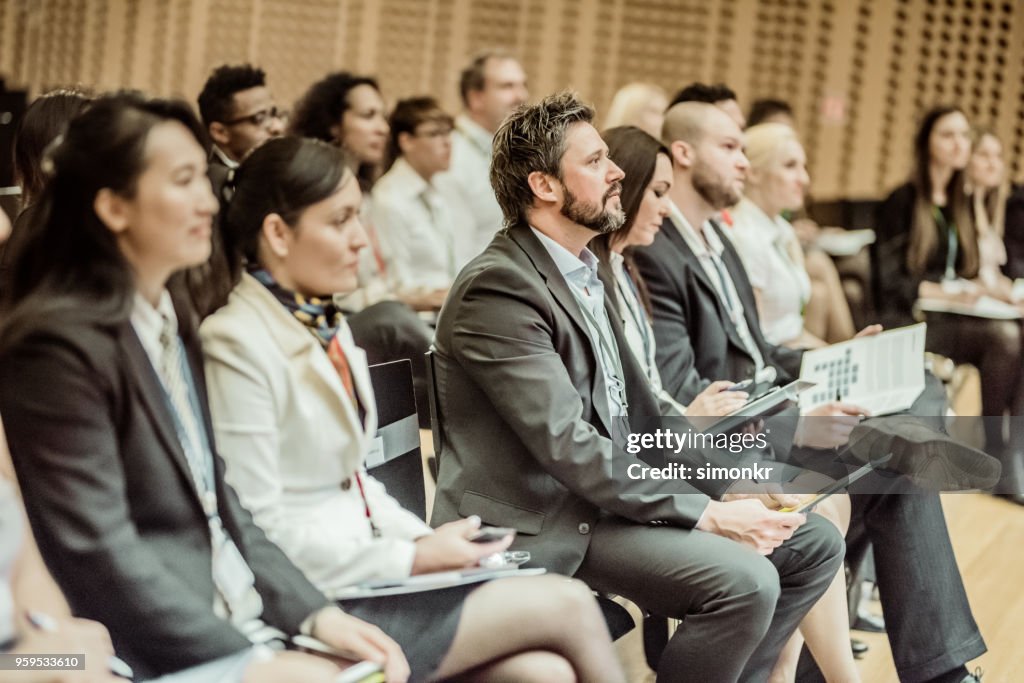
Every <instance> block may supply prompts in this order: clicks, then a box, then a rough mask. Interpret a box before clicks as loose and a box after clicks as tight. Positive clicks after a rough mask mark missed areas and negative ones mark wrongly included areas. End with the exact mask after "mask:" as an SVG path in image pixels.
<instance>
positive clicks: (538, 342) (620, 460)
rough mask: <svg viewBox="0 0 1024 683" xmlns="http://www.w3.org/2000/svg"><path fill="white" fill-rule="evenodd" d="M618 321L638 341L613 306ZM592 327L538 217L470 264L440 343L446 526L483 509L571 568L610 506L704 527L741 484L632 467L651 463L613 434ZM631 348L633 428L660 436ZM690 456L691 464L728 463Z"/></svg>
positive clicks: (439, 517) (445, 317) (544, 557)
mask: <svg viewBox="0 0 1024 683" xmlns="http://www.w3.org/2000/svg"><path fill="white" fill-rule="evenodd" d="M611 319H612V326H613V328H614V330H615V334H616V336H617V341H618V344H619V347H620V348H621V349H626V342H625V340H624V339H623V338H622V334H621V328H620V327H619V323H618V321H617V319H616V316H615V315H614V313H612V314H611ZM586 330H587V328H586V323H585V320H584V318H583V314H582V313H581V312H580V309H579V307H578V305H577V303H576V299H575V298H574V297H573V294H572V292H571V291H570V289H569V286H568V285H567V284H566V282H565V280H564V279H563V278H562V275H561V274H560V273H559V271H558V268H557V267H556V265H555V263H554V262H553V261H552V259H551V257H550V256H549V255H548V253H547V251H546V250H545V248H544V246H543V245H542V244H541V243H540V241H539V240H538V239H537V237H536V236H535V235H534V234H533V233H532V231H531V230H530V228H529V227H528V226H526V225H518V226H515V227H513V228H511V229H510V230H508V231H505V232H502V233H500V234H498V235H497V236H496V237H495V238H494V240H493V241H492V242H491V244H490V245H489V246H488V247H487V249H486V250H485V251H484V252H483V253H482V254H481V255H480V256H478V257H477V258H476V259H474V260H473V261H472V262H471V263H470V264H469V265H468V266H466V268H465V269H464V270H463V271H462V273H460V275H459V277H458V278H457V279H456V281H455V284H454V285H453V287H452V289H451V292H450V294H449V296H448V301H447V302H446V304H445V307H444V308H443V309H442V311H441V315H440V318H439V320H438V326H437V335H436V338H435V342H434V343H435V383H436V385H437V393H438V406H437V407H438V412H439V419H440V423H441V428H442V430H443V434H444V439H443V442H444V443H443V446H442V450H441V453H440V454H439V458H438V462H439V466H440V473H439V480H438V488H437V496H436V498H435V502H434V514H433V517H432V522H433V523H434V524H435V525H436V524H441V523H444V522H448V521H451V520H453V519H457V518H459V517H466V516H469V515H473V514H476V515H479V516H480V517H481V518H482V519H483V521H484V522H485V523H487V524H493V525H497V526H510V527H514V528H516V529H517V530H518V532H519V533H518V536H517V539H516V543H515V546H514V547H516V548H518V549H524V550H529V551H530V552H531V553H532V556H533V563H534V564H537V565H541V566H544V567H547V568H548V569H550V570H552V571H557V572H559V573H563V574H572V573H574V572H575V571H576V569H577V568H578V567H579V565H580V563H581V562H582V560H583V557H584V556H585V555H586V552H587V548H588V546H589V543H590V530H591V529H592V528H593V525H594V523H595V522H596V521H597V520H598V519H599V517H600V516H601V515H602V514H615V515H620V516H622V517H625V518H628V519H630V520H633V521H635V522H638V523H641V524H646V523H653V522H660V523H667V524H672V525H677V526H681V527H693V526H694V525H695V524H696V522H697V520H698V519H699V517H700V515H701V513H702V512H703V510H704V507H705V506H706V504H707V502H708V495H712V496H717V495H719V494H721V493H722V490H723V489H724V488H725V487H726V486H727V485H728V483H729V482H713V483H707V487H706V488H704V490H703V493H702V492H699V491H697V490H696V489H694V488H692V487H691V486H690V485H689V484H687V483H686V482H683V481H662V480H651V479H645V480H640V479H637V480H632V479H629V478H628V477H627V476H626V468H627V467H628V466H629V465H630V464H632V463H638V462H641V461H640V460H639V459H638V457H637V456H636V455H631V454H629V453H627V452H626V450H625V449H624V448H623V444H620V443H614V442H613V441H612V439H611V438H609V434H610V433H612V426H611V422H612V421H611V418H610V416H609V409H608V405H607V398H606V395H605V388H604V384H603V380H601V379H600V373H599V372H598V362H597V359H596V358H595V356H594V353H593V350H592V347H591V344H590V341H589V338H588V336H587V332H586ZM620 355H621V360H622V365H623V371H624V374H625V380H626V390H627V396H628V400H629V413H630V417H629V423H630V424H629V426H630V428H631V429H632V430H633V431H636V432H642V431H650V430H652V429H653V428H654V427H655V426H656V425H655V424H654V423H653V422H652V421H653V420H654V419H655V418H658V416H659V407H658V403H657V400H656V398H655V397H654V395H653V394H652V393H651V391H650V389H649V388H648V385H647V382H646V379H645V378H644V376H643V374H642V371H641V369H640V368H639V367H638V366H637V364H636V362H635V361H634V360H633V357H632V354H630V353H628V352H625V353H622V354H620ZM678 419H680V420H681V418H678ZM655 457H657V456H655ZM679 457H681V458H683V459H685V460H686V462H688V463H690V464H694V463H700V464H704V463H705V462H707V461H708V460H715V461H717V458H718V456H717V455H716V454H714V453H698V452H684V453H683V454H681V456H679ZM733 464H735V463H733ZM644 466H645V467H646V465H644ZM680 493H688V494H689V495H676V494H680Z"/></svg>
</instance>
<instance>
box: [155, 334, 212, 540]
mask: <svg viewBox="0 0 1024 683" xmlns="http://www.w3.org/2000/svg"><path fill="white" fill-rule="evenodd" d="M175 343H177V344H178V348H179V353H178V361H179V371H180V372H181V374H182V377H184V379H185V389H186V391H187V392H188V403H189V407H190V408H191V409H192V419H193V421H194V422H195V425H196V431H197V434H196V436H197V437H198V438H199V440H200V441H199V443H193V442H192V439H191V438H190V437H189V434H188V430H187V429H186V428H185V423H184V421H183V418H182V416H181V415H179V414H178V410H177V408H175V407H174V401H173V400H171V395H170V394H169V393H168V392H167V388H166V387H163V388H164V396H165V397H166V398H167V405H168V406H170V408H171V417H172V418H173V419H174V430H175V431H176V432H177V433H178V441H179V443H181V446H182V450H184V451H185V459H186V460H187V461H188V464H189V469H190V470H191V471H192V479H193V480H194V482H195V486H196V492H197V493H198V494H199V502H200V503H201V504H202V506H203V511H204V512H205V513H206V518H207V520H208V521H210V522H211V523H213V521H214V519H215V518H216V517H218V516H219V515H218V513H217V489H216V486H215V482H214V471H213V458H212V457H211V456H210V454H209V452H208V449H207V448H205V447H204V446H203V441H204V440H206V439H207V435H206V426H205V425H204V424H203V420H202V412H201V411H200V410H198V405H199V401H198V398H197V396H198V394H197V392H196V387H195V382H194V381H193V378H192V371H191V368H189V366H188V360H187V359H186V356H185V353H186V352H185V345H184V344H183V343H182V341H181V338H180V337H177V336H175ZM197 448H198V449H199V452H195V451H196V449H197Z"/></svg>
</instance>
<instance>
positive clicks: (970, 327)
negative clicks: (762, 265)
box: [873, 107, 1024, 493]
mask: <svg viewBox="0 0 1024 683" xmlns="http://www.w3.org/2000/svg"><path fill="white" fill-rule="evenodd" d="M969 133H970V126H969V124H968V121H967V117H966V116H964V114H963V112H961V111H960V110H959V109H957V108H956V107H937V108H935V109H932V110H931V111H929V112H928V113H927V114H926V115H925V117H924V119H923V120H922V122H921V126H920V128H919V129H918V132H917V135H916V136H915V138H914V159H915V165H914V171H913V174H912V176H911V180H910V181H909V182H907V183H906V184H904V185H901V186H900V187H898V188H897V189H896V190H894V191H893V192H892V193H891V194H890V195H889V196H888V197H887V198H886V200H885V201H884V202H883V203H882V204H881V205H880V206H879V209H878V213H877V215H876V230H877V233H878V241H877V242H876V244H875V245H874V254H873V256H874V268H873V276H874V281H875V302H876V304H877V307H878V309H879V310H878V313H879V316H878V317H879V318H880V322H884V323H885V324H886V325H887V326H890V327H892V326H896V325H901V324H909V323H911V322H913V317H912V309H913V307H914V305H915V301H917V300H918V299H930V300H933V301H939V302H942V303H944V304H945V305H947V306H952V307H956V306H965V307H969V306H971V305H972V304H974V303H975V302H976V301H977V300H978V298H979V297H981V296H983V295H988V296H993V295H995V293H994V292H990V291H989V290H988V289H987V288H986V286H985V285H984V284H983V283H982V282H981V281H980V280H979V279H978V274H979V266H980V264H981V257H980V253H979V245H978V236H977V229H976V226H975V222H974V220H973V218H972V216H971V211H970V208H969V205H968V201H967V197H966V194H965V184H964V169H965V168H966V166H967V163H968V160H969V158H970V152H971V148H970V138H969ZM926 319H927V322H928V335H927V341H926V348H927V349H928V350H929V351H935V352H937V353H941V354H943V355H945V356H948V357H950V358H952V359H953V360H954V361H956V362H958V363H971V364H972V365H975V366H976V367H977V368H978V370H979V371H980V373H981V395H982V414H983V415H984V416H986V419H985V420H984V423H985V449H986V450H987V451H988V452H989V453H991V454H992V455H994V456H997V457H1000V458H1001V459H1002V461H1003V474H1004V477H1003V485H1002V490H1004V491H1005V492H1013V493H1020V492H1021V490H1022V489H1021V486H1022V485H1024V478H1021V479H1019V480H1018V477H1021V476H1022V474H1024V443H1018V442H1019V441H1021V439H1016V440H1014V439H1012V438H1011V440H1010V442H1009V443H1007V442H1006V439H1005V437H1004V435H1003V432H1004V430H1003V418H1004V415H1005V414H1006V413H1009V414H1010V415H1011V416H1016V415H1020V414H1021V408H1020V405H1021V404H1020V402H1021V401H1022V400H1024V374H1022V372H1021V366H1022V362H1024V335H1022V332H1021V324H1020V321H1018V320H996V319H990V318H983V317H977V316H972V315H962V314H960V313H956V312H942V313H936V312H929V313H927V315H926ZM1019 431H1020V430H1019V429H1013V428H1011V429H1010V434H1011V435H1013V434H1014V432H1019ZM1021 437H1022V438H1024V434H1022V435H1021Z"/></svg>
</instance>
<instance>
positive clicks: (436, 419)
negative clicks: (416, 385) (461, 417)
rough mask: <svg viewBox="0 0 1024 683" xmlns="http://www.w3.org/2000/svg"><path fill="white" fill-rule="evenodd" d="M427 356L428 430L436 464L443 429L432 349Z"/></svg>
mask: <svg viewBox="0 0 1024 683" xmlns="http://www.w3.org/2000/svg"><path fill="white" fill-rule="evenodd" d="M426 356H427V396H428V397H429V403H430V432H431V435H432V436H433V437H434V457H435V458H437V459H438V460H437V461H438V464H439V465H440V462H441V449H442V447H443V446H444V430H443V428H442V427H441V402H440V399H439V397H438V391H437V372H436V371H435V369H434V362H435V361H436V359H437V357H436V356H435V355H434V349H433V348H431V349H429V350H428V351H427V353H426Z"/></svg>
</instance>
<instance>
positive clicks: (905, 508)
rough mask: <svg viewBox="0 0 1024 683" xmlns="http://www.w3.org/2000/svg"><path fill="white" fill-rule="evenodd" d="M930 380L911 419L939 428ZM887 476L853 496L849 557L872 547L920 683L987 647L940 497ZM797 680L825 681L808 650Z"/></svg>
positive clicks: (940, 408)
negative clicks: (950, 538) (968, 595)
mask: <svg viewBox="0 0 1024 683" xmlns="http://www.w3.org/2000/svg"><path fill="white" fill-rule="evenodd" d="M926 379H927V382H926V386H925V391H924V393H922V395H921V397H920V398H919V399H918V400H917V402H916V403H915V404H914V406H913V407H912V408H911V409H910V411H909V412H910V413H911V414H914V415H918V416H921V417H922V419H925V420H927V421H933V420H934V423H935V424H936V426H938V425H941V424H942V421H941V416H942V415H943V414H944V412H945V397H944V393H943V391H944V390H943V389H942V385H941V383H939V382H938V381H937V380H936V379H935V378H934V377H933V376H932V375H931V374H928V375H927V376H926ZM802 460H803V461H804V463H805V464H806V465H807V466H809V467H811V468H812V469H816V470H819V471H825V473H826V474H829V476H832V477H833V478H837V477H841V476H843V474H845V473H846V472H848V471H849V470H850V469H853V466H846V468H845V469H838V470H837V469H833V468H831V467H828V466H826V467H813V465H812V464H811V463H812V462H813V457H812V456H808V457H805V458H802ZM819 462H820V461H819ZM832 465H833V467H835V466H837V465H839V463H832ZM884 475H885V473H879V476H870V477H866V478H864V479H862V480H860V481H859V482H857V483H856V484H854V485H853V486H852V487H851V489H850V494H851V495H850V502H851V504H852V514H851V518H850V529H849V531H848V532H847V534H846V557H847V560H849V562H850V565H851V566H857V564H858V563H859V562H860V561H861V560H862V559H863V558H864V554H865V553H866V552H867V549H868V547H869V546H871V547H873V548H874V559H875V574H876V577H877V584H878V591H879V594H880V596H881V598H882V612H883V613H884V615H885V626H886V631H887V634H888V637H889V644H890V646H891V647H892V656H893V661H894V662H895V664H896V671H897V673H898V674H899V677H900V681H903V682H904V683H922V682H923V681H927V680H929V679H931V678H935V677H937V676H940V675H942V674H944V673H946V672H948V671H952V670H953V669H955V668H957V667H959V666H962V665H963V664H965V663H966V662H968V661H970V660H972V659H975V658H976V657H979V656H981V655H982V654H984V652H985V651H986V649H987V648H986V647H985V641H984V640H983V639H982V637H981V632H980V631H979V630H978V625H977V623H976V622H975V621H974V615H973V613H972V612H971V606H970V603H969V602H968V601H967V593H966V591H965V590H964V584H963V579H962V577H961V576H960V568H959V566H958V565H957V563H956V556H955V555H954V554H953V546H952V544H951V543H950V540H949V531H948V529H947V527H946V518H945V515H944V514H943V512H942V505H941V502H940V500H939V496H938V494H937V493H934V492H930V491H923V490H920V489H918V488H915V487H914V486H913V485H911V484H909V482H908V481H907V480H906V479H905V478H904V477H900V476H896V475H890V476H888V477H886V476H884ZM797 680H798V681H800V683H808V682H810V681H822V680H824V679H823V678H821V674H820V672H818V671H817V667H816V666H815V665H814V662H813V661H812V660H811V658H810V657H809V656H807V652H806V648H805V652H804V657H803V658H802V660H801V665H800V669H799V673H798V676H797Z"/></svg>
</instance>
